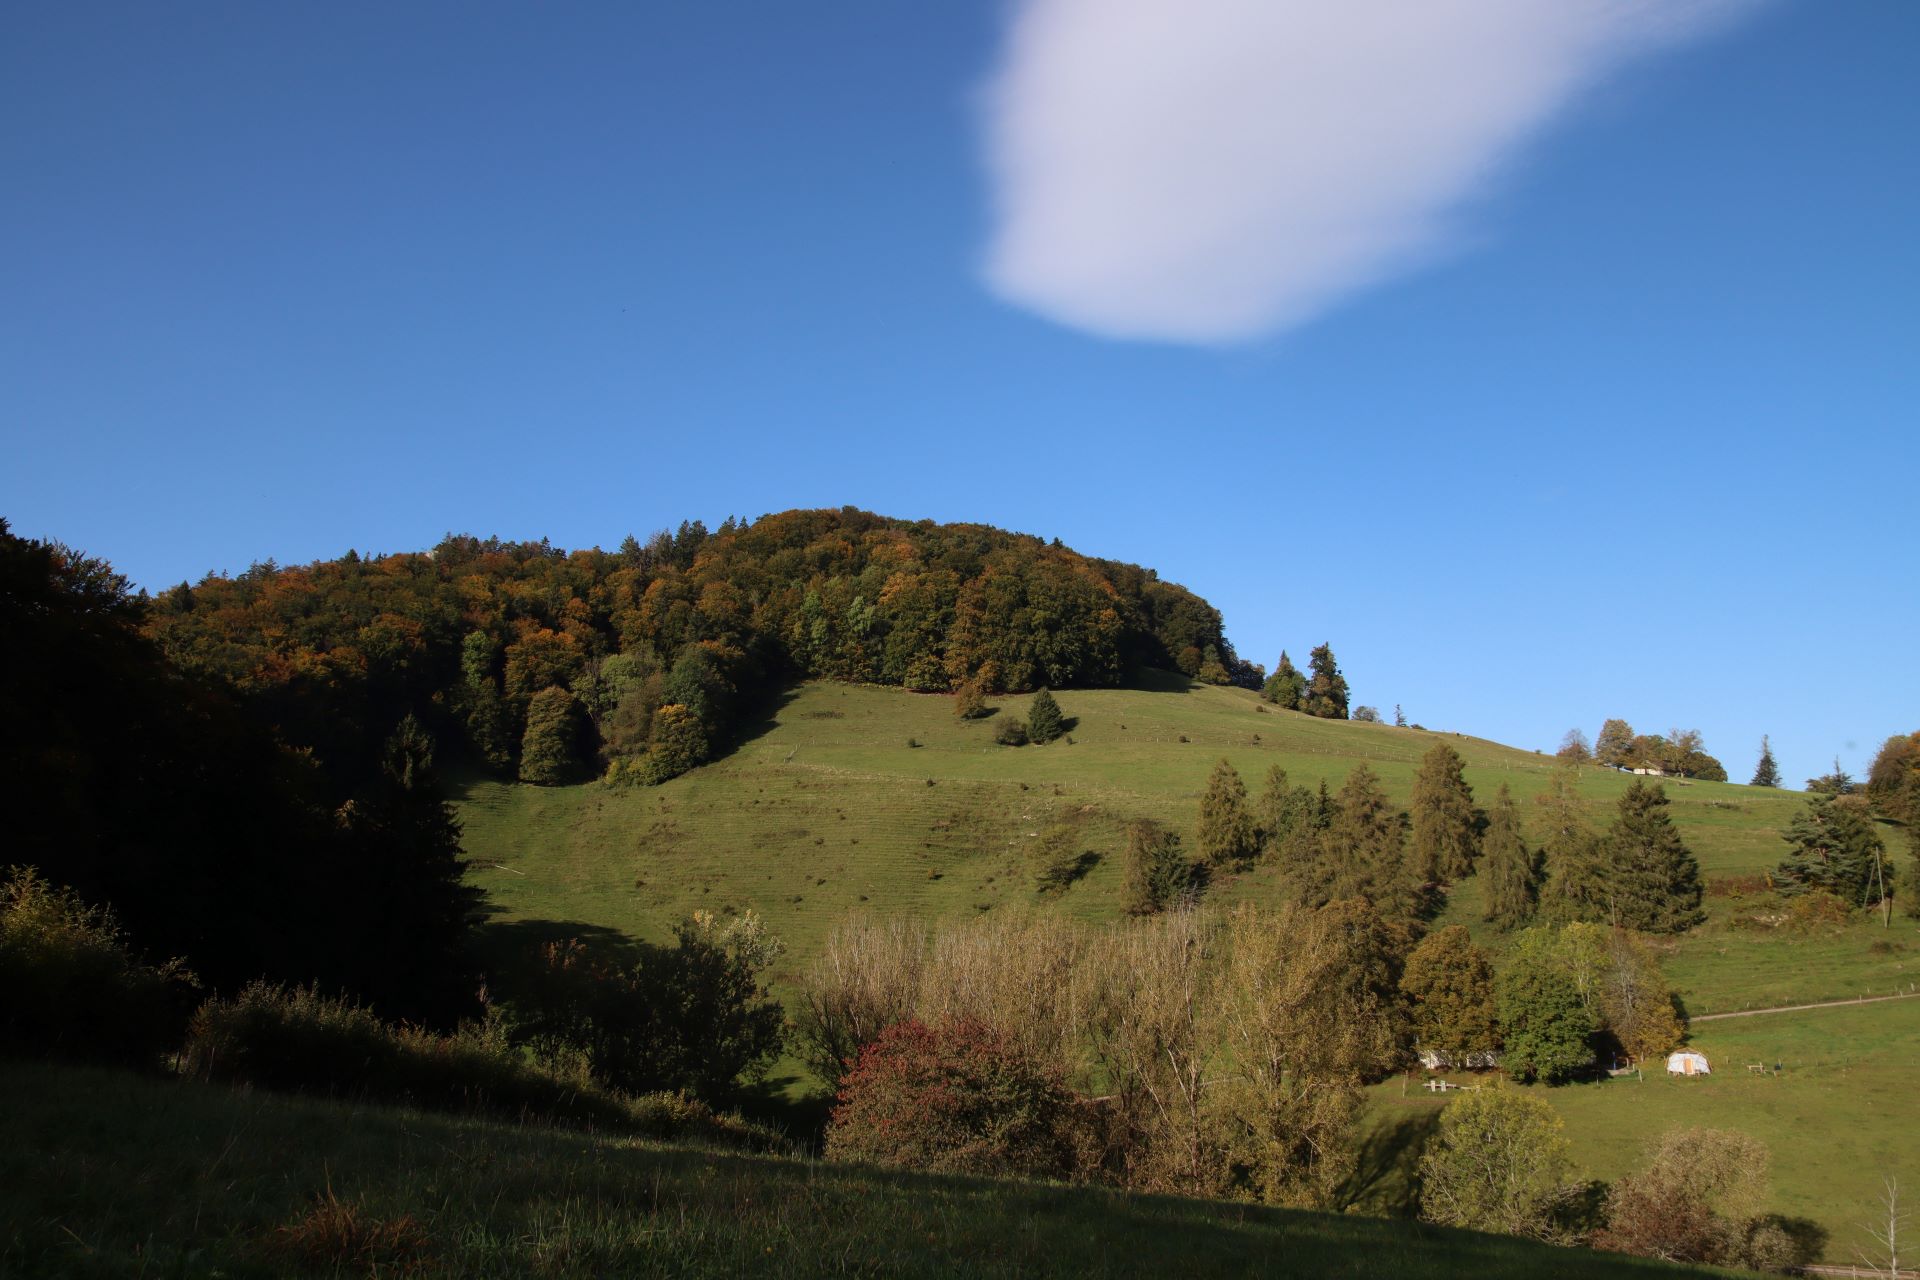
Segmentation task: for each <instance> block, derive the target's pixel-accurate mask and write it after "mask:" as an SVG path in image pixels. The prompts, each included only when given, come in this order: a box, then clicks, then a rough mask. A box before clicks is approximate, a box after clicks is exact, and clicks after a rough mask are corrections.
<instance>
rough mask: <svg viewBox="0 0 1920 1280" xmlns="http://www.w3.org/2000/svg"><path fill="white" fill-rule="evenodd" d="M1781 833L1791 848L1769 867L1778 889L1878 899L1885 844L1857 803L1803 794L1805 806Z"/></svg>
mask: <svg viewBox="0 0 1920 1280" xmlns="http://www.w3.org/2000/svg"><path fill="white" fill-rule="evenodd" d="M1781 838H1782V839H1784V840H1785V841H1786V842H1787V844H1788V846H1789V848H1790V849H1791V852H1789V853H1788V855H1787V858H1786V860H1785V861H1784V862H1782V863H1781V864H1780V866H1779V867H1778V868H1777V869H1776V870H1775V871H1774V881H1775V883H1776V884H1778V885H1779V886H1780V891H1781V892H1782V893H1785V894H1787V895H1789V896H1791V895H1794V894H1799V893H1804V892H1806V891H1808V890H1824V891H1825V892H1827V893H1831V894H1833V895H1834V896H1835V897H1837V898H1839V899H1840V900H1841V901H1842V902H1845V903H1846V904H1847V905H1848V906H1852V907H1858V906H1865V905H1867V904H1869V903H1872V902H1877V901H1879V899H1880V893H1881V890H1882V888H1883V887H1884V885H1885V878H1886V864H1885V854H1886V846H1885V845H1884V844H1883V843H1882V842H1881V840H1880V833H1879V832H1877V831H1875V830H1874V829H1873V820H1872V819H1871V818H1869V817H1868V816H1867V815H1866V813H1865V812H1863V811H1862V810H1861V808H1860V806H1859V805H1857V804H1851V803H1848V802H1846V801H1836V800H1835V799H1834V797H1832V796H1821V795H1815V796H1808V797H1807V807H1806V808H1805V809H1803V810H1801V811H1800V812H1799V813H1798V814H1796V815H1795V816H1794V819H1793V821H1792V822H1790V823H1788V824H1787V829H1786V830H1785V831H1783V832H1782V833H1781Z"/></svg>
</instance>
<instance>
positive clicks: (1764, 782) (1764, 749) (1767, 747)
mask: <svg viewBox="0 0 1920 1280" xmlns="http://www.w3.org/2000/svg"><path fill="white" fill-rule="evenodd" d="M1747 785H1748V786H1750V787H1777V786H1779V785H1780V766H1779V765H1777V764H1775V763H1774V760H1773V744H1772V743H1770V742H1768V741H1767V735H1766V734H1764V733H1763V734H1761V735H1760V763H1759V764H1757V765H1755V766H1754V768H1753V781H1752V782H1749V783H1748V784H1747Z"/></svg>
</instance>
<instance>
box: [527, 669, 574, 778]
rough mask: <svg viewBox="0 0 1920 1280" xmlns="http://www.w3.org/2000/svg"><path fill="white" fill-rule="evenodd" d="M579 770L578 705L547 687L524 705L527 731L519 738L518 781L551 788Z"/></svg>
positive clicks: (571, 699) (571, 698) (554, 687)
mask: <svg viewBox="0 0 1920 1280" xmlns="http://www.w3.org/2000/svg"><path fill="white" fill-rule="evenodd" d="M579 771H580V704H579V703H577V702H576V701H574V697H573V695H572V694H571V693H568V692H567V691H566V690H565V689H562V688H560V687H558V686H550V687H548V688H545V689H542V690H540V691H539V692H538V693H536V694H534V695H533V697H532V698H531V699H529V700H528V702H527V731H526V734H525V735H524V736H523V737H522V738H521V739H520V781H522V782H533V783H538V784H540V785H541V786H554V785H556V784H558V783H562V782H571V781H572V780H573V778H574V776H575V775H576V774H578V773H579Z"/></svg>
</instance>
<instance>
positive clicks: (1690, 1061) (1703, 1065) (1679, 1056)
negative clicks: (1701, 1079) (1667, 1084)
mask: <svg viewBox="0 0 1920 1280" xmlns="http://www.w3.org/2000/svg"><path fill="white" fill-rule="evenodd" d="M1667 1074H1668V1075H1670V1076H1710V1075H1712V1074H1713V1068H1712V1067H1710V1066H1708V1065H1707V1055H1706V1054H1704V1053H1695V1052H1694V1051H1693V1050H1691V1049H1681V1050H1679V1051H1678V1052H1675V1053H1670V1054H1668V1055H1667Z"/></svg>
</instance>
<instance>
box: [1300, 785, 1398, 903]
mask: <svg viewBox="0 0 1920 1280" xmlns="http://www.w3.org/2000/svg"><path fill="white" fill-rule="evenodd" d="M1321 846H1322V848H1323V850H1324V858H1325V862H1326V869H1327V872H1328V874H1329V876H1330V878H1331V887H1330V896H1332V897H1334V898H1365V899H1367V901H1369V902H1371V903H1372V904H1373V905H1374V908H1375V909H1376V910H1378V911H1379V912H1380V914H1381V915H1384V916H1397V917H1401V918H1411V917H1414V916H1417V915H1418V914H1419V912H1420V908H1421V906H1422V902H1421V891H1420V886H1419V882H1418V877H1417V876H1416V875H1415V874H1414V868H1413V866H1412V865H1411V862H1410V860H1409V859H1408V857H1407V833H1406V827H1405V825H1404V824H1403V823H1402V822H1401V817H1400V815H1399V814H1398V813H1396V812H1394V810H1393V808H1392V807H1391V806H1390V805H1389V804H1388V803H1387V795H1386V792H1384V791H1382V790H1381V789H1380V779H1379V778H1378V777H1377V776H1375V774H1374V772H1373V770H1372V769H1369V768H1368V767H1367V766H1366V765H1365V764H1359V765H1355V766H1354V769H1353V772H1352V773H1349V774H1348V775H1347V780H1346V782H1345V783H1344V784H1343V785H1342V786H1341V788H1340V799H1339V803H1338V804H1337V805H1336V807H1335V809H1334V813H1333V821H1332V823H1331V824H1330V825H1329V826H1328V827H1327V830H1326V833H1325V834H1324V836H1322V838H1321Z"/></svg>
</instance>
